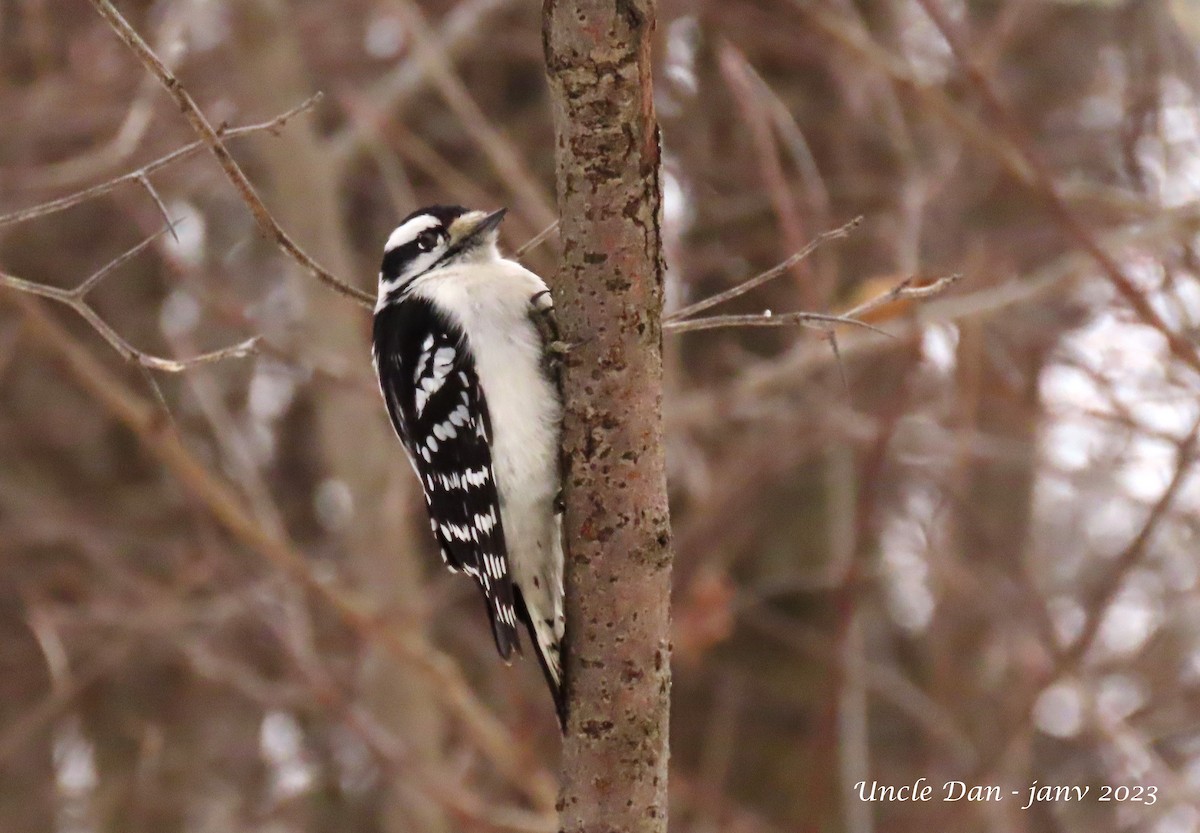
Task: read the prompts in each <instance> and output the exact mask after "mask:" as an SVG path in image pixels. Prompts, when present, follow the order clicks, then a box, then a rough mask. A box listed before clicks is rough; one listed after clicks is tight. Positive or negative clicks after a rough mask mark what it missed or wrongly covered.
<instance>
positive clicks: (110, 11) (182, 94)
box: [91, 0, 375, 309]
mask: <svg viewBox="0 0 1200 833" xmlns="http://www.w3.org/2000/svg"><path fill="white" fill-rule="evenodd" d="M91 3H92V6H93V7H94V8H95V9H96V11H97V12H99V13H100V16H101V17H103V18H104V19H105V21H107V22H108V25H109V26H110V27H112V29H113V31H114V32H116V34H117V35H118V37H120V38H121V40H122V41H123V42H124V43H125V45H126V46H128V47H129V48H130V49H131V50H133V52H134V54H136V55H137V56H138V59H139V60H140V61H141V62H142V65H143V66H145V67H146V69H147V70H148V71H149V72H150V73H151V74H153V75H154V77H156V78H157V79H158V80H159V82H160V83H161V84H162V85H163V87H165V88H166V90H167V92H169V93H170V94H171V97H172V98H174V99H175V103H176V104H177V105H178V106H179V109H180V111H182V113H183V114H184V116H185V117H186V118H187V120H188V122H189V123H190V124H191V125H192V129H193V130H195V131H196V132H197V133H198V134H199V135H200V138H201V139H202V140H203V141H204V144H205V145H207V146H208V149H209V150H211V151H212V153H213V155H214V156H216V157H217V161H218V162H219V163H220V165H221V168H222V170H224V171H225V176H226V177H228V179H229V181H230V182H231V183H233V186H234V188H236V189H237V192H238V194H240V195H241V197H242V201H243V202H245V203H246V206H247V207H248V208H249V209H250V213H251V214H252V215H254V220H255V222H256V223H257V224H258V227H259V229H260V230H261V231H262V233H263V234H265V235H266V236H267V237H269V238H271V239H273V240H274V241H275V243H276V245H278V246H279V248H281V249H282V250H283V251H284V252H286V253H287V254H288V255H289V256H290V257H291V258H292V259H293V260H295V261H296V262H297V263H298V264H300V266H302V267H303V268H304V269H306V270H307V271H308V272H309V273H310V274H311V275H313V277H315V278H316V279H317V280H319V281H321V283H323V284H325V285H326V286H327V287H329V288H330V289H332V290H333V291H334V292H337V293H338V294H340V295H344V296H345V297H347V298H351V299H353V300H355V301H357V302H358V303H359V305H360V306H363V307H365V308H367V309H371V308H373V307H374V306H375V298H374V296H372V295H370V294H368V293H366V292H364V291H362V290H361V289H358V288H356V287H353V286H351V285H350V284H348V283H346V282H344V281H342V280H341V279H339V278H337V277H336V276H334V275H333V273H331V272H330V271H329V270H328V269H326V268H325V267H324V266H322V265H321V264H319V263H317V261H316V260H314V259H313V258H312V257H311V256H310V255H309V254H308V253H307V252H305V251H304V250H303V249H301V248H300V246H299V245H297V243H296V242H295V241H294V240H292V238H291V237H289V236H288V234H287V232H285V231H284V230H283V228H282V227H281V226H280V225H279V223H278V222H277V221H276V220H275V218H274V217H273V216H272V215H271V212H270V211H269V210H268V209H267V207H266V205H264V204H263V201H262V198H261V197H259V196H258V192H257V191H255V189H254V185H253V184H252V183H251V182H250V179H249V177H247V176H246V173H245V172H244V171H243V170H242V168H241V166H240V165H238V163H237V161H236V160H235V159H234V158H233V156H231V155H230V153H229V150H228V149H227V148H226V147H225V144H224V143H223V142H222V141H221V136H220V134H219V133H218V132H217V130H216V129H214V128H213V126H212V124H211V123H209V121H208V118H207V117H206V116H205V115H204V113H203V111H201V109H200V108H199V106H197V104H196V102H195V100H193V99H192V96H191V94H190V93H189V92H188V91H187V89H186V88H184V86H183V85H182V84H181V83H180V82H179V79H178V78H176V77H175V75H174V73H172V72H171V70H170V69H168V68H167V66H166V65H165V64H163V62H162V60H160V59H159V57H158V56H157V55H155V54H154V51H153V50H152V49H151V48H150V47H149V46H148V45H147V44H146V42H145V41H144V40H142V37H141V35H139V34H138V33H137V31H136V30H135V29H134V28H133V27H132V26H130V25H129V23H128V21H126V20H125V18H124V17H122V16H121V13H120V12H118V11H117V10H116V8H115V7H114V6H113V4H112V3H111V2H109V0H91Z"/></svg>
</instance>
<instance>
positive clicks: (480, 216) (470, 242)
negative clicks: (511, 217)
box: [452, 208, 508, 250]
mask: <svg viewBox="0 0 1200 833" xmlns="http://www.w3.org/2000/svg"><path fill="white" fill-rule="evenodd" d="M507 213H508V209H507V208H501V209H499V210H497V211H493V212H492V213H491V214H485V213H483V212H482V211H472V212H471V213H470V214H465V215H463V216H462V217H460V218H459V219H458V220H457V221H455V223H454V225H456V226H458V225H461V226H462V231H461V232H459V233H458V234H455V235H453V236H455V237H457V238H458V244H457V245H456V246H455V248H456V249H459V250H462V249H467V248H470V247H471V246H474V245H475V244H476V243H480V242H482V241H483V239H484V238H485V237H487V235H488V234H490V233H491V232H493V231H495V230H496V227H497V226H499V225H500V221H501V220H503V219H504V215H505V214H507ZM454 231H458V230H457V229H452V234H453V232H454Z"/></svg>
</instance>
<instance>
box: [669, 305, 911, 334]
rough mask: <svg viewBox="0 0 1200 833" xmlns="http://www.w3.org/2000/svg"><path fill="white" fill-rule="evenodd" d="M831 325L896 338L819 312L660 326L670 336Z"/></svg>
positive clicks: (767, 313)
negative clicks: (719, 330)
mask: <svg viewBox="0 0 1200 833" xmlns="http://www.w3.org/2000/svg"><path fill="white" fill-rule="evenodd" d="M831 324H847V325H849V326H851V327H862V328H863V329H865V330H870V331H871V332H873V333H879V334H880V335H882V336H887V337H888V338H895V337H896V336H895V334H894V333H889V332H888V331H887V330H883V329H880V328H879V327H876V326H875V325H873V324H868V323H867V322H865V321H858V320H857V319H854V318H851V317H849V316H846V315H828V314H826V313H821V312H781V313H778V314H776V313H773V312H771V311H770V310H767V311H765V312H760V313H748V314H746V315H712V316H708V317H707V318H693V319H691V320H690V321H668V322H666V323H664V324H663V329H664V330H667V331H669V332H672V333H688V332H693V331H696V330H716V329H719V328H724V327H794V326H796V325H800V326H802V327H814V328H817V329H820V330H827V329H828V327H829V325H831Z"/></svg>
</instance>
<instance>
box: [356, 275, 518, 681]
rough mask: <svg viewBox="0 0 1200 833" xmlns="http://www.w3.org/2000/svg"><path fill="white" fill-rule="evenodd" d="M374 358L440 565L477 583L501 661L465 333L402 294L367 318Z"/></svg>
mask: <svg viewBox="0 0 1200 833" xmlns="http://www.w3.org/2000/svg"><path fill="white" fill-rule="evenodd" d="M374 352H375V369H376V372H377V373H378V375H379V387H380V390H381V391H382V393H383V398H384V401H385V402H386V403H387V409H388V414H389V415H390V416H391V418H392V425H393V426H394V427H395V429H396V433H397V434H398V435H399V436H400V439H401V441H402V442H403V443H404V447H405V449H406V450H407V451H408V456H409V459H410V460H411V461H412V463H413V467H414V468H415V469H416V471H417V475H418V477H419V478H420V480H421V487H422V488H423V489H424V491H425V503H426V505H427V506H428V509H429V522H430V526H431V527H432V528H433V534H434V535H435V536H436V538H437V541H438V545H439V546H440V547H441V552H442V559H443V560H444V561H445V562H446V565H447V566H448V567H450V569H452V570H456V571H458V570H461V571H462V572H465V573H468V574H469V575H471V576H473V577H474V578H475V580H476V581H477V582H478V584H479V588H480V590H482V591H483V596H484V599H485V601H486V602H487V607H488V617H489V618H490V619H491V623H492V633H493V635H494V636H495V638H496V648H497V650H499V652H500V655H501V656H502V657H504V658H505V659H508V658H509V657H510V656H511V655H512V649H513V647H514V646H516V647H517V648H518V650H519V647H520V646H519V643H518V642H517V629H516V625H517V617H516V612H515V610H514V608H513V587H512V578H511V575H510V572H509V568H508V553H507V550H506V548H505V544H504V528H503V525H502V524H501V521H500V498H499V494H498V492H497V489H496V478H495V475H494V473H493V471H492V452H491V434H492V427H491V422H490V419H489V417H488V409H487V401H486V399H485V397H484V394H483V389H482V388H481V387H480V384H479V378H478V376H477V375H476V372H475V364H474V361H473V360H472V358H471V354H470V351H469V350H468V349H467V346H466V341H465V336H464V335H463V332H462V330H461V328H460V327H458V325H457V324H455V323H454V322H452V321H451V320H450V319H449V318H448V317H447V316H446V315H445V314H443V313H442V312H440V311H439V310H438V309H437V308H436V307H435V306H433V304H431V303H430V302H429V301H427V300H425V299H423V298H417V297H412V296H410V297H408V298H406V299H404V300H403V301H401V302H399V303H395V304H390V305H388V306H386V307H384V308H383V309H381V310H379V311H378V312H377V313H376V314H375V330H374Z"/></svg>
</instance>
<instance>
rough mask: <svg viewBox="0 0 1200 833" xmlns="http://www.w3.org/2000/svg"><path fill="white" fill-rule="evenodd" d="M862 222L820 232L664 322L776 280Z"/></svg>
mask: <svg viewBox="0 0 1200 833" xmlns="http://www.w3.org/2000/svg"><path fill="white" fill-rule="evenodd" d="M860 223H862V217H855V218H854V219H853V220H851V221H850V222H848V223H846V224H845V225H844V226H841V227H840V228H835V229H833V230H831V231H826V232H822V233H821V234H818V235H817V236H816V237H814V238H813V239H812V240H811V241H809V243H808V245H807V246H805V247H804V248H803V249H801V250H800V251H798V252H796V253H795V254H794V255H792V256H791V257H789V258H788V259H787V260H784V261H782V262H780V263H777V264H776V265H774V266H772V267H771V268H770V269H768V270H767V271H765V272H762V273H760V274H758V275H755V276H754V277H753V278H750V279H749V280H746V281H743V282H742V283H740V284H738V285H737V286H734V287H731V288H729V289H726V290H725V291H724V292H718V293H717V294H716V295H712V296H710V297H708V298H705V299H704V300H702V301H697V302H696V303H694V304H689V305H688V306H686V307H684V308H683V309H680V310H676V311H675V312H673V313H671V314H670V315H668V316H665V317H664V318H663V324H664V325H670V324H673V323H674V322H676V321H682V320H683V319H685V318H691V317H692V316H693V315H696V314H697V313H701V312H704V311H705V310H706V309H711V308H712V307H715V306H716V305H717V304H723V303H725V302H726V301H730V300H733V299H734V298H738V297H740V296H742V295H745V294H746V293H747V292H749V291H750V290H752V289H757V288H758V287H760V286H762V285H763V284H765V283H767V282H769V281H773V280H775V278H778V277H779V276H780V275H782V274H783V273H784V272H786V271H788V270H789V269H791V268H792V267H793V266H795V265H796V264H797V263H799V262H800V261H802V260H804V259H805V258H806V257H808V256H809V255H811V254H812V253H813V252H815V251H816V250H817V249H818V248H820V246H821V244H823V243H825V242H827V241H829V240H837V239H839V238H843V237H847V236H849V234H850V232H852V231H854V229H856V228H858V226H859V224H860Z"/></svg>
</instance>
